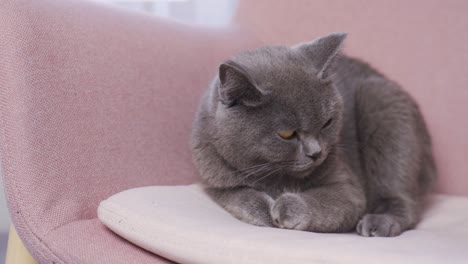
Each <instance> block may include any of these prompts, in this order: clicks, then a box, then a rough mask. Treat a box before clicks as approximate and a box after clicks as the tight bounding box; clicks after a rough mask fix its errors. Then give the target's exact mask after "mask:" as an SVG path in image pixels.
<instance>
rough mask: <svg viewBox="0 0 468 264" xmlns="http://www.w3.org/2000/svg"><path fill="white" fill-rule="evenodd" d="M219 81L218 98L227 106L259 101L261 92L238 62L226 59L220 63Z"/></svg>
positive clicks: (252, 103) (255, 103) (253, 104)
mask: <svg viewBox="0 0 468 264" xmlns="http://www.w3.org/2000/svg"><path fill="white" fill-rule="evenodd" d="M219 81H220V85H219V88H218V94H219V98H220V100H221V102H222V103H223V104H225V105H227V106H228V107H231V106H234V105H236V104H242V105H245V106H256V105H258V104H259V103H260V102H261V99H262V93H261V92H260V91H259V90H258V89H257V88H256V87H255V83H254V82H253V80H252V78H251V77H250V75H249V74H248V73H247V71H246V70H245V69H244V67H242V66H241V65H239V64H238V63H236V62H234V61H232V60H228V61H226V62H224V63H223V64H221V65H220V66H219Z"/></svg>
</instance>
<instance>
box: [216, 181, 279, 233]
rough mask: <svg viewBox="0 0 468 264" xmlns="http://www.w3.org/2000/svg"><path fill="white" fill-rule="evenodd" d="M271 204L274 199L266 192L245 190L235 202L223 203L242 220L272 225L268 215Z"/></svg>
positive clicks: (257, 224)
mask: <svg viewBox="0 0 468 264" xmlns="http://www.w3.org/2000/svg"><path fill="white" fill-rule="evenodd" d="M273 204H274V200H273V198H271V197H270V196H269V195H268V194H266V193H263V192H258V191H254V190H247V191H245V192H244V193H243V194H242V195H240V196H239V197H237V200H235V202H233V203H230V204H227V205H225V209H226V210H227V211H229V212H230V213H231V214H232V215H233V216H235V217H236V218H237V219H239V220H241V221H242V222H245V223H248V224H251V225H256V226H267V227H273V226H274V225H273V222H272V220H271V216H270V208H271V207H272V206H273ZM239 205H241V206H239Z"/></svg>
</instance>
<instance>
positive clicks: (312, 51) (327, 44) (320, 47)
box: [296, 33, 347, 79]
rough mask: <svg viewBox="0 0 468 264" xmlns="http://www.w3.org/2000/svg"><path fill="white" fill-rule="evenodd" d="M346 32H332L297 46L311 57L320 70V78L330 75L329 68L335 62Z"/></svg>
mask: <svg viewBox="0 0 468 264" xmlns="http://www.w3.org/2000/svg"><path fill="white" fill-rule="evenodd" d="M346 35H347V34H346V33H332V34H330V35H327V36H325V37H321V38H317V39H315V40H313V41H312V42H309V43H304V44H300V45H298V46H296V48H297V49H299V50H300V51H301V52H304V53H305V54H306V56H307V57H309V58H310V59H311V61H312V64H313V65H314V67H315V69H316V70H317V71H318V76H317V77H318V78H320V79H325V78H327V75H328V72H327V71H328V69H329V67H330V65H331V63H332V62H333V59H334V58H335V56H336V54H337V53H338V52H339V51H340V47H341V45H342V44H343V41H344V39H345V38H346Z"/></svg>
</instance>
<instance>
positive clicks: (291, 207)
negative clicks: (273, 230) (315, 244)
mask: <svg viewBox="0 0 468 264" xmlns="http://www.w3.org/2000/svg"><path fill="white" fill-rule="evenodd" d="M270 214H271V219H272V220H273V224H274V225H275V226H277V227H279V228H286V229H295V230H306V229H307V227H308V226H309V223H310V220H311V216H310V210H309V208H308V207H307V204H306V202H305V201H304V199H303V198H302V197H301V196H299V195H298V194H295V193H284V194H282V195H281V196H280V197H278V199H276V201H275V203H274V205H273V207H272V208H271V213H270Z"/></svg>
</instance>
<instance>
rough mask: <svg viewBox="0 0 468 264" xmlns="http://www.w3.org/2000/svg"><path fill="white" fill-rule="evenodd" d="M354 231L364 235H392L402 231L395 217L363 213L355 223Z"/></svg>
mask: <svg viewBox="0 0 468 264" xmlns="http://www.w3.org/2000/svg"><path fill="white" fill-rule="evenodd" d="M356 231H357V232H358V233H359V234H360V235H361V236H365V237H393V236H398V235H400V234H401V233H402V229H401V226H400V224H399V223H398V222H397V221H396V219H395V218H394V217H393V216H391V215H385V214H367V215H365V216H364V217H363V218H362V219H361V221H359V223H358V224H357V227H356Z"/></svg>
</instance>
